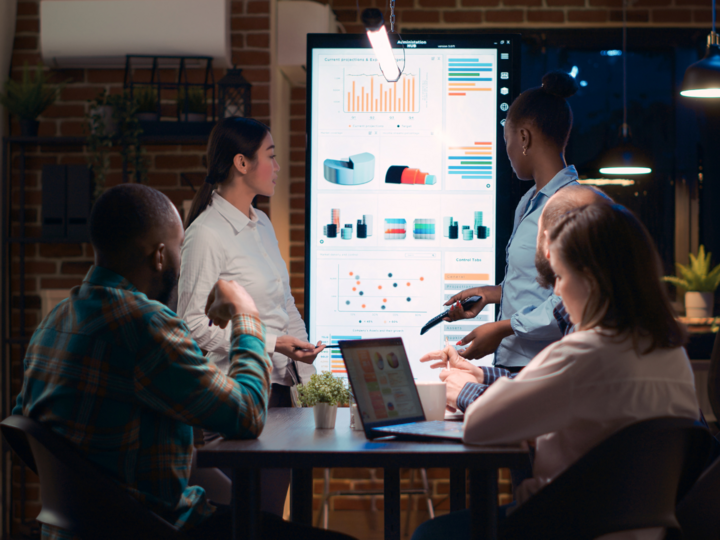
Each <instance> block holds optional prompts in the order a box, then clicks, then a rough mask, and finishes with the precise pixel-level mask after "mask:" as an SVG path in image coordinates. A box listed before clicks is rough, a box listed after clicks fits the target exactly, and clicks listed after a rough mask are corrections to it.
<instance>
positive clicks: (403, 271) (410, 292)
mask: <svg viewBox="0 0 720 540" xmlns="http://www.w3.org/2000/svg"><path fill="white" fill-rule="evenodd" d="M378 262H379V263H380V264H378V265H377V266H369V265H368V264H366V263H364V264H363V263H356V264H353V263H345V264H340V265H339V268H338V272H339V275H338V303H339V305H338V310H339V311H354V312H381V313H382V312H393V313H397V312H405V313H410V312H415V313H417V312H425V311H427V308H426V306H427V299H428V296H429V294H430V286H429V283H430V282H431V280H429V279H428V277H429V276H427V275H425V274H427V272H426V270H427V269H426V268H425V269H423V266H422V265H409V264H407V263H406V262H405V261H378Z"/></svg>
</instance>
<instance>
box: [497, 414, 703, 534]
mask: <svg viewBox="0 0 720 540" xmlns="http://www.w3.org/2000/svg"><path fill="white" fill-rule="evenodd" d="M710 437H711V435H710V433H709V432H708V431H707V429H705V428H703V427H700V426H699V425H698V424H696V422H694V421H693V420H690V419H683V418H656V419H652V420H646V421H643V422H638V423H636V424H632V425H630V426H628V427H626V428H624V429H622V430H620V431H618V432H617V433H615V434H613V435H612V436H610V437H609V438H608V439H606V440H605V441H603V442H601V443H600V444H599V445H597V446H596V447H595V448H593V449H592V450H590V451H589V452H588V453H587V454H585V455H584V456H583V457H582V458H580V459H579V460H578V461H577V462H576V463H574V464H573V465H572V466H570V467H569V468H568V469H567V470H566V471H565V472H563V473H562V474H561V475H560V476H558V477H557V478H556V479H555V480H554V481H553V482H552V483H550V484H548V485H547V486H545V487H544V488H543V489H541V490H540V491H539V492H538V493H536V494H535V495H534V496H532V497H531V498H530V499H529V500H528V501H527V502H525V503H524V504H523V505H521V506H520V507H519V508H518V509H517V510H516V511H515V512H513V513H512V514H511V515H510V517H509V518H508V519H507V520H506V522H505V524H504V525H503V527H502V530H501V531H500V538H502V539H504V540H510V539H516V538H518V539H519V538H523V539H524V540H534V539H537V540H541V539H545V538H553V539H554V540H562V539H568V540H592V539H594V538H597V537H599V536H602V535H604V534H610V533H613V532H619V531H625V530H631V529H644V528H651V527H665V528H668V529H678V528H679V524H678V522H677V519H676V518H675V506H676V504H677V501H678V500H680V499H681V498H682V497H683V496H684V495H685V493H687V492H688V490H689V489H690V487H691V486H692V484H693V483H694V482H695V480H696V479H697V478H698V476H700V473H701V472H702V469H703V466H704V465H705V463H706V461H707V459H708V455H709V452H710Z"/></svg>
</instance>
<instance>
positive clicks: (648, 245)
mask: <svg viewBox="0 0 720 540" xmlns="http://www.w3.org/2000/svg"><path fill="white" fill-rule="evenodd" d="M549 238H550V245H551V246H555V247H556V249H558V251H559V256H560V257H561V258H562V261H563V262H564V263H565V264H566V265H567V266H569V267H570V268H573V269H574V270H575V271H577V272H579V273H581V274H583V275H584V276H586V277H587V278H588V281H589V282H590V297H589V298H588V301H587V303H586V305H585V310H584V311H583V315H582V321H581V323H580V324H581V327H584V328H592V327H595V326H598V327H600V329H601V330H604V331H607V332H609V333H610V334H611V335H615V336H618V337H623V338H624V337H628V336H629V337H631V338H632V341H633V346H634V347H635V350H636V351H637V352H638V353H639V354H647V353H649V352H650V351H652V350H653V349H656V348H661V349H671V348H675V347H680V346H682V345H683V344H684V343H685V338H686V336H685V331H684V330H683V328H682V326H680V324H679V323H678V322H677V320H676V319H675V315H674V313H673V310H672V306H671V305H670V300H669V298H668V295H667V290H666V289H665V287H664V285H663V284H662V282H661V280H660V276H661V275H662V265H661V264H660V257H659V256H658V253H657V250H656V249H655V245H654V244H653V241H652V239H651V238H650V235H649V234H648V232H647V229H646V228H645V226H644V225H643V224H642V223H641V222H640V220H639V219H638V218H637V217H635V215H634V214H633V213H632V212H630V211H629V210H628V209H627V208H625V207H624V206H620V205H619V204H613V205H609V204H590V205H588V206H584V207H582V208H577V209H575V210H571V211H570V212H568V213H567V214H566V215H565V216H564V217H562V218H561V219H560V221H559V222H558V224H557V225H556V226H555V227H553V229H552V230H551V231H550V236H549ZM641 339H649V342H650V344H649V346H648V347H647V348H646V349H645V350H643V351H640V350H639V342H640V340H641Z"/></svg>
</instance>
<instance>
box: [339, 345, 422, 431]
mask: <svg viewBox="0 0 720 540" xmlns="http://www.w3.org/2000/svg"><path fill="white" fill-rule="evenodd" d="M340 348H341V350H342V355H343V359H344V360H345V365H346V367H347V372H348V378H349V379H350V383H351V384H352V388H353V391H354V393H355V399H356V400H357V403H358V409H359V410H360V414H361V415H362V417H363V424H364V425H365V427H366V428H367V427H368V424H374V425H375V426H374V427H379V426H381V425H385V424H402V423H404V422H415V421H419V420H424V419H425V415H424V414H423V409H422V405H421V404H420V397H419V396H418V392H417V388H416V387H415V380H414V378H413V374H412V371H411V370H410V362H408V358H407V355H406V354H405V347H404V346H403V342H402V339H401V338H388V339H363V340H357V341H341V342H340Z"/></svg>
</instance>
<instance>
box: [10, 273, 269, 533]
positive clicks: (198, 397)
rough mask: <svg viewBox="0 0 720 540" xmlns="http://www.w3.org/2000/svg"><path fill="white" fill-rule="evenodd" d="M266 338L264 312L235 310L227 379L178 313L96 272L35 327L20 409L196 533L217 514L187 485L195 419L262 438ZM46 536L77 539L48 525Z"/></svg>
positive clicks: (225, 432) (213, 427)
mask: <svg viewBox="0 0 720 540" xmlns="http://www.w3.org/2000/svg"><path fill="white" fill-rule="evenodd" d="M264 342H265V328H264V326H263V324H262V323H261V322H260V320H259V319H257V318H255V317H253V316H249V315H238V316H236V317H234V318H233V320H232V342H231V347H230V362H231V363H230V370H229V372H228V375H227V376H225V375H224V374H223V373H221V372H220V371H219V370H218V369H217V368H216V367H215V365H214V364H210V363H208V361H207V360H206V359H205V358H204V357H203V354H202V352H201V351H200V348H199V347H198V346H197V344H196V343H195V341H194V340H193V339H192V337H191V335H190V331H189V330H188V328H187V326H186V325H185V323H184V322H183V321H182V320H181V319H180V318H178V316H177V315H176V314H175V313H173V312H172V311H171V310H169V309H168V308H167V307H165V306H164V305H163V304H161V303H159V302H155V301H152V300H149V299H148V298H147V296H145V294H143V293H141V292H139V291H138V290H137V289H136V288H135V287H134V286H133V285H132V284H131V283H130V282H129V281H127V280H126V279H124V278H122V277H121V276H119V275H117V274H115V273H113V272H110V271H109V270H106V269H104V268H100V267H93V268H91V269H90V271H89V272H88V274H87V276H86V277H85V280H84V281H83V284H82V285H81V286H79V287H75V288H74V289H73V290H72V291H71V294H70V298H69V299H67V300H65V301H63V302H62V303H60V304H59V305H58V306H57V307H56V308H55V309H54V310H53V311H52V312H51V313H50V314H49V315H48V316H47V317H46V318H45V319H44V320H43V321H42V322H41V324H40V326H39V328H38V329H37V330H36V331H35V333H34V334H33V336H32V339H31V341H30V344H29V347H28V350H27V354H26V356H25V361H24V368H25V376H24V381H23V389H22V392H21V393H20V395H19V396H18V400H17V405H16V406H15V408H14V409H13V414H23V415H25V416H29V417H31V418H34V419H35V420H38V421H40V422H42V423H43V424H44V425H45V426H47V427H49V428H50V429H52V430H53V431H54V432H55V433H57V434H59V435H61V436H63V437H64V438H65V439H67V440H68V441H70V442H71V443H73V445H74V446H75V447H76V448H77V449H78V450H79V451H80V452H81V453H82V454H84V455H85V456H86V457H87V458H88V459H89V460H90V461H92V462H93V463H94V464H95V465H96V466H98V467H99V468H100V469H102V470H103V471H105V472H106V473H107V475H108V476H109V477H110V478H112V479H113V480H114V481H116V482H117V483H118V484H119V485H120V486H121V487H123V488H124V489H125V490H127V491H128V492H129V493H130V494H131V495H133V496H134V497H135V498H136V499H137V500H138V501H140V502H141V503H142V504H143V505H145V506H146V507H147V508H148V509H150V510H152V511H153V512H155V513H157V514H158V515H160V516H161V517H163V518H164V519H165V520H167V521H169V522H170V523H172V524H174V525H175V526H177V527H179V528H180V529H183V530H187V529H190V528H192V527H194V526H195V525H197V524H199V523H201V522H203V521H205V520H206V519H207V518H209V517H210V516H211V515H212V514H213V512H214V511H215V507H214V506H212V505H211V504H209V502H208V501H207V499H206V497H205V491H204V490H203V489H202V488H201V487H199V486H188V478H189V476H190V463H191V458H192V451H193V428H192V427H191V426H201V427H203V428H206V429H209V430H213V431H217V432H219V433H221V434H223V435H224V436H225V437H227V438H235V439H249V438H254V437H257V436H258V435H259V434H260V432H261V431H262V429H263V426H264V424H265V417H266V414H267V403H268V394H269V388H270V372H271V369H272V367H271V363H270V359H269V358H268V356H267V354H266V353H265V345H264ZM43 538H63V539H65V538H73V536H72V535H71V534H69V533H68V532H67V531H62V530H58V529H55V528H50V527H46V526H44V527H43ZM86 540H87V539H86Z"/></svg>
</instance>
